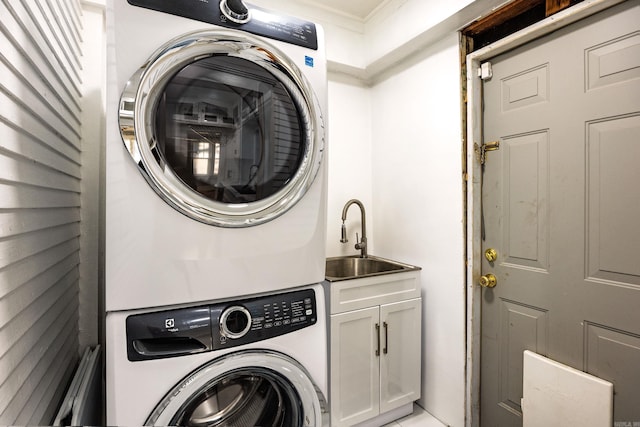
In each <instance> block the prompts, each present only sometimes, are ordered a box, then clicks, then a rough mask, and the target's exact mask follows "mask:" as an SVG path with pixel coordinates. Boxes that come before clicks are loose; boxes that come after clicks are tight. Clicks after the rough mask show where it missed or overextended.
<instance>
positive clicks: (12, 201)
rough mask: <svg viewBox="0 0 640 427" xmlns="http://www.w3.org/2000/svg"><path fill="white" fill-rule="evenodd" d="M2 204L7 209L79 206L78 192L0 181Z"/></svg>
mask: <svg viewBox="0 0 640 427" xmlns="http://www.w3.org/2000/svg"><path fill="white" fill-rule="evenodd" d="M0 194H1V195H2V205H3V207H5V208H7V209H39V208H67V207H76V206H80V194H78V193H76V192H69V191H51V189H46V188H40V187H33V186H29V185H20V184H17V183H8V182H3V181H0Z"/></svg>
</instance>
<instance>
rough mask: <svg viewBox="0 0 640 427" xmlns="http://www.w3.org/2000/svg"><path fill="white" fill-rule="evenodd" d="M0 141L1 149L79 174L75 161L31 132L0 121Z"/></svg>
mask: <svg viewBox="0 0 640 427" xmlns="http://www.w3.org/2000/svg"><path fill="white" fill-rule="evenodd" d="M0 141H2V149H4V150H6V151H9V152H13V153H16V154H21V155H22V156H24V157H25V158H28V159H31V160H33V161H35V162H38V163H42V164H46V165H48V166H49V167H51V168H53V169H54V170H59V171H61V172H64V173H66V174H68V175H71V176H76V177H79V176H81V169H80V164H79V163H78V162H77V161H75V160H73V159H71V158H69V157H68V156H67V155H66V154H64V153H62V152H60V151H57V150H55V149H54V148H53V147H51V146H50V145H48V144H47V143H46V142H45V141H41V140H39V139H35V138H34V136H33V135H32V134H29V133H26V132H25V131H21V130H17V129H16V128H12V127H9V126H7V125H6V124H5V123H0ZM73 154H74V155H77V152H75V151H74V153H73Z"/></svg>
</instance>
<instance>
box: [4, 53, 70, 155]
mask: <svg viewBox="0 0 640 427" xmlns="http://www.w3.org/2000/svg"><path fill="white" fill-rule="evenodd" d="M0 72H1V73H2V76H3V79H2V81H1V82H0V90H1V91H2V97H3V98H5V99H6V101H5V102H10V103H11V104H10V105H9V106H8V107H6V108H4V109H3V110H4V112H5V114H3V116H6V117H7V119H9V120H10V117H11V116H12V115H14V116H15V115H16V114H18V115H19V116H20V117H21V118H22V119H27V118H28V119H29V121H30V122H31V121H38V122H40V125H41V126H43V127H45V128H47V129H49V131H50V132H51V133H53V134H56V135H58V137H59V138H60V139H62V140H63V141H64V142H66V143H67V144H70V145H72V146H75V147H78V146H79V142H80V131H79V128H78V126H77V123H76V124H74V123H73V120H74V118H73V117H70V116H69V115H67V117H64V116H63V115H61V112H60V107H61V106H60V105H53V104H51V103H49V100H48V99H46V98H45V96H46V95H47V94H46V93H45V94H41V93H38V92H36V91H35V89H34V88H33V87H32V86H31V83H30V82H28V81H26V80H24V79H23V78H22V77H18V76H16V75H15V74H14V72H13V70H12V69H10V68H8V67H7V66H6V64H5V63H4V62H0ZM53 100H54V101H55V99H53ZM8 108H12V109H13V110H14V113H13V114H11V113H10V112H8V111H7V110H8ZM62 113H64V110H62ZM20 124H21V125H22V126H25V127H26V128H29V126H28V123H20Z"/></svg>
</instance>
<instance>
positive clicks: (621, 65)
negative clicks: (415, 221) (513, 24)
mask: <svg viewBox="0 0 640 427" xmlns="http://www.w3.org/2000/svg"><path fill="white" fill-rule="evenodd" d="M490 62H491V64H492V67H493V77H492V78H491V79H490V80H486V81H485V82H484V84H483V90H484V119H483V120H484V140H485V142H488V141H494V140H495V141H499V142H500V147H499V149H498V150H496V151H488V152H487V153H486V163H485V165H484V172H483V193H482V204H483V211H484V226H485V239H484V241H483V247H482V250H483V253H484V251H486V250H487V249H490V248H492V249H495V251H496V252H497V259H496V260H495V261H493V262H489V261H487V260H486V259H484V257H483V265H482V274H483V275H486V274H488V273H491V274H493V275H495V277H496V278H497V286H496V287H495V288H492V289H490V288H486V289H484V290H483V293H482V341H481V345H482V349H481V380H480V381H481V425H482V427H491V426H500V427H502V426H512V425H514V426H517V425H521V424H522V414H521V407H520V399H521V397H522V354H523V350H525V349H529V350H532V351H535V352H537V353H539V354H542V355H545V356H547V357H549V358H551V359H554V360H557V361H559V362H561V363H564V364H567V365H570V366H572V367H574V368H577V369H580V370H583V371H586V372H588V373H591V374H593V375H596V376H598V377H601V378H604V379H606V380H608V381H611V382H613V384H614V420H615V421H637V422H640V2H639V1H637V0H632V1H627V2H624V3H623V4H621V5H619V6H616V7H614V8H612V9H608V10H606V11H604V12H600V13H599V14H597V15H594V16H592V17H590V18H587V19H585V20H582V21H580V22H578V23H575V24H573V25H571V26H569V27H566V28H564V29H562V30H560V31H557V32H555V33H553V34H551V35H549V36H546V37H544V38H542V39H539V40H537V41H534V42H531V43H529V44H527V45H526V46H523V47H520V48H518V49H516V50H513V51H510V52H507V53H504V54H502V55H500V56H497V57H495V58H493V59H491V60H490Z"/></svg>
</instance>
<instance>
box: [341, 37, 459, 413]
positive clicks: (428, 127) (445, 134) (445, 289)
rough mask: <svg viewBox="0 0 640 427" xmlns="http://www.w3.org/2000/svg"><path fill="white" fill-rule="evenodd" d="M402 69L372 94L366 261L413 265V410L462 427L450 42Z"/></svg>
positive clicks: (455, 90)
mask: <svg viewBox="0 0 640 427" xmlns="http://www.w3.org/2000/svg"><path fill="white" fill-rule="evenodd" d="M402 65H403V67H402V68H399V69H397V70H395V72H394V73H393V75H392V76H390V77H388V78H387V79H386V80H384V81H382V82H380V83H379V84H377V85H376V86H374V87H373V88H372V90H371V92H372V96H371V101H372V106H373V107H372V109H373V111H372V120H371V122H372V154H373V157H372V171H373V176H372V187H373V189H374V190H373V208H374V213H375V214H374V216H373V225H374V229H375V234H374V235H373V237H374V239H375V245H376V252H375V253H376V254H377V255H380V256H383V257H386V258H391V259H395V260H399V261H404V262H409V263H412V264H415V265H418V266H421V267H422V274H421V278H422V289H423V322H424V323H423V355H424V360H423V372H422V380H423V381H422V399H421V405H422V406H423V407H424V408H425V409H426V410H427V411H428V412H430V413H431V414H432V415H434V416H436V417H437V418H439V419H440V420H442V421H444V422H445V423H447V424H449V425H454V426H462V425H464V391H465V387H464V381H465V377H464V364H465V294H464V236H463V222H462V220H463V206H462V194H463V193H462V189H463V182H462V154H461V147H462V140H461V137H460V135H461V130H460V128H461V126H460V123H461V118H460V95H459V94H460V83H459V75H460V73H459V54H458V37H457V35H456V34H455V33H454V34H450V35H448V36H446V37H445V38H444V39H442V40H441V41H439V42H437V43H435V44H434V45H432V46H430V47H429V48H427V49H425V50H423V51H422V52H421V53H420V55H419V56H418V57H414V58H411V60H410V61H407V62H405V63H404V64H402ZM332 143H335V141H333V140H332ZM334 166H338V165H332V166H331V167H332V168H333V167H334Z"/></svg>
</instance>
